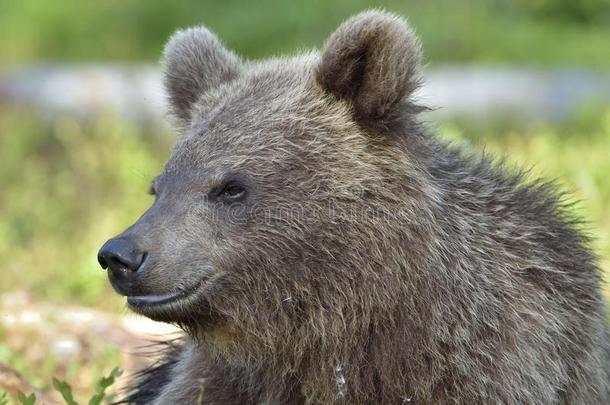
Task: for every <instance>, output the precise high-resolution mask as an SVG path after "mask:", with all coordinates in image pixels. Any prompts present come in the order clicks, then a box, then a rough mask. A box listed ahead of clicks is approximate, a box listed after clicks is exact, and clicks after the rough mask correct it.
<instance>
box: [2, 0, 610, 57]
mask: <svg viewBox="0 0 610 405" xmlns="http://www.w3.org/2000/svg"><path fill="white" fill-rule="evenodd" d="M371 7H382V8H386V9H388V10H391V11H395V12H398V13H400V14H402V15H404V16H406V17H408V18H409V20H410V22H411V24H412V25H413V26H414V27H415V28H416V29H417V31H418V32H419V34H420V35H421V37H422V40H423V43H424V48H425V50H426V55H427V60H428V61H429V62H431V63H439V62H447V61H450V62H456V61H457V62H461V61H476V62H485V63H503V64H515V63H527V64H531V65H536V66H554V65H557V64H560V65H568V66H588V67H594V68H599V69H607V68H608V67H610V58H609V57H608V52H607V50H608V41H609V40H608V38H610V0H579V1H572V0H426V1H423V0H386V1H370V0H331V1H329V0H309V1H306V2H303V1H276V0H258V1H244V0H224V1H214V0H155V1H148V0H107V1H97V2H96V1H82V0H1V1H0V55H2V56H3V63H4V64H5V65H6V64H24V63H29V62H32V61H57V60H61V61H65V60H121V61H123V60H131V61H140V60H142V59H146V60H153V61H154V60H157V59H158V57H159V51H160V49H161V47H162V45H163V44H164V42H165V41H166V39H167V37H168V36H169V35H170V34H171V33H172V32H173V31H174V30H175V29H176V28H177V27H186V26H190V25H195V24H202V23H203V24H205V25H207V26H209V27H210V28H212V29H213V30H214V31H216V32H217V33H218V34H219V36H220V37H221V38H222V39H223V41H225V42H226V43H227V45H229V46H230V47H232V48H234V49H236V50H237V51H239V52H240V53H241V54H243V55H245V56H248V57H260V56H268V55H271V54H275V53H283V52H294V51H296V50H298V49H300V48H303V47H305V48H307V47H314V46H319V45H320V43H321V42H322V41H323V40H324V39H325V38H326V37H327V35H328V34H329V33H330V32H331V31H332V30H333V29H334V28H335V27H336V26H337V24H339V23H340V22H341V21H342V20H344V19H345V18H346V17H347V16H349V15H350V14H353V13H355V12H358V11H360V10H363V9H366V8H371Z"/></svg>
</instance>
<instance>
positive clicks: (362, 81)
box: [316, 11, 421, 125]
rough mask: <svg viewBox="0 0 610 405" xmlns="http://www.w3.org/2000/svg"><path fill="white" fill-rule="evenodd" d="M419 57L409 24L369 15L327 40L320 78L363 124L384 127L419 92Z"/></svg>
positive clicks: (385, 15) (378, 13)
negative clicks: (408, 98) (405, 101)
mask: <svg viewBox="0 0 610 405" xmlns="http://www.w3.org/2000/svg"><path fill="white" fill-rule="evenodd" d="M420 58H421V48H420V44H419V40H418V39H417V37H416V36H415V33H414V32H413V30H412V29H411V28H410V27H409V25H407V23H406V22H405V20H403V19H402V18H400V17H399V16H397V15H395V14H391V13H387V12H383V11H366V12H363V13H360V14H358V15H356V16H354V17H352V18H350V19H348V20H347V21H345V22H344V23H343V24H341V26H340V27H339V28H338V29H337V30H336V31H335V32H334V33H333V34H332V35H331V36H330V38H328V40H327V41H326V44H325V45H324V49H323V50H322V58H321V60H320V63H319V65H318V66H317V70H316V79H317V81H318V83H319V84H320V85H321V86H322V88H324V89H325V90H326V91H327V92H329V93H330V94H332V95H334V96H335V97H337V98H339V99H342V100H346V101H348V102H350V103H351V104H352V105H353V107H354V112H355V115H356V116H355V118H356V119H357V120H358V121H361V122H364V123H368V124H371V125H379V124H380V123H383V122H384V119H391V118H392V117H393V116H394V114H395V113H396V112H397V111H398V110H399V107H400V105H401V104H402V102H403V100H404V99H405V98H406V97H408V96H409V95H410V94H411V93H412V92H413V91H414V90H415V89H416V88H417V85H418V83H419V64H420Z"/></svg>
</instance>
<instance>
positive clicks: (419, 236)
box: [119, 11, 610, 405]
mask: <svg viewBox="0 0 610 405" xmlns="http://www.w3.org/2000/svg"><path fill="white" fill-rule="evenodd" d="M419 57H420V49H419V44H418V40H417V39H416V37H415V36H414V34H413V32H412V30H411V29H410V28H409V27H408V26H407V25H406V23H405V22H404V21H403V20H401V19H399V18H398V17H397V16H394V15H391V14H387V13H383V12H376V11H372V12H365V13H362V14H360V15H357V16H355V17H353V18H351V19H350V20H348V21H347V22H345V23H344V24H343V25H342V26H341V27H340V28H339V29H338V30H337V31H336V32H335V33H334V34H333V35H331V37H330V39H329V40H328V41H327V43H326V45H325V47H324V49H323V50H322V52H321V53H319V54H318V53H317V52H312V53H309V54H304V55H299V56H296V57H292V58H279V59H271V60H267V61H262V62H248V63H242V62H240V61H239V60H238V59H237V57H235V56H234V55H233V54H232V53H230V52H229V51H226V50H225V49H224V48H222V47H221V45H220V44H219V42H218V41H217V40H216V39H215V37H214V36H213V35H212V34H210V33H209V32H208V31H207V30H205V29H199V28H198V29H192V30H187V31H184V32H181V33H179V34H177V35H176V36H174V37H173V38H172V39H171V40H170V42H169V44H168V46H167V49H166V51H165V61H164V65H165V78H166V80H165V83H166V87H167V92H168V95H169V100H170V103H171V105H172V109H173V111H174V113H175V114H176V115H177V118H178V120H179V124H180V127H181V136H180V139H179V141H178V142H177V145H176V147H175V149H174V151H173V153H172V156H171V158H170V160H169V161H168V163H167V165H166V167H165V170H164V172H163V173H162V175H161V176H159V177H158V178H157V179H156V180H155V183H154V186H153V189H154V190H153V191H154V193H155V194H156V201H155V203H154V205H153V206H152V207H151V208H150V209H149V210H148V211H147V212H146V213H145V214H144V215H143V216H142V218H140V220H138V222H137V223H136V224H134V225H133V226H132V227H130V228H129V229H128V230H127V231H125V232H124V233H123V234H122V235H120V236H119V237H120V238H124V239H129V240H131V241H133V243H135V244H136V245H137V246H138V247H139V249H141V250H142V251H145V252H146V261H145V262H144V263H143V264H142V267H141V268H140V269H139V270H138V271H137V273H136V274H135V275H134V276H133V277H134V278H133V280H131V279H130V282H131V284H130V285H129V286H128V287H124V288H122V289H121V291H122V292H123V293H125V294H127V295H129V296H130V298H129V300H130V301H128V302H130V306H131V307H132V308H133V309H134V310H136V311H137V312H139V313H141V314H144V315H146V316H149V317H151V318H153V319H157V320H161V321H166V322H174V323H177V324H179V325H181V326H182V327H183V328H184V330H185V331H186V334H187V336H188V337H187V338H186V341H185V344H184V346H183V347H182V348H181V349H180V350H179V351H178V352H176V351H174V352H173V354H172V355H171V356H170V360H169V363H168V366H165V367H162V368H160V369H156V371H155V372H152V373H149V374H147V375H146V374H145V378H144V382H142V383H141V385H140V386H139V387H138V388H136V389H135V392H134V393H133V395H132V396H131V397H130V398H128V401H131V402H133V403H137V404H139V403H151V402H152V403H153V404H172V403H177V404H183V403H196V401H197V398H198V395H199V391H200V390H199V387H200V383H199V382H200V380H201V379H203V381H204V386H205V393H204V403H205V404H206V405H213V404H334V403H337V404H339V403H343V404H401V403H409V404H413V403H415V404H541V405H542V404H578V405H580V404H591V405H594V404H600V405H601V404H608V403H610V388H609V387H610V376H609V370H610V368H609V367H610V350H609V341H608V328H607V325H606V314H605V309H604V305H603V302H602V299H601V295H600V277H599V271H598V269H597V267H596V264H595V257H594V256H593V255H592V253H591V252H590V250H589V248H588V247H587V245H588V241H587V239H586V237H584V236H583V234H582V233H581V232H580V231H578V224H577V223H576V222H575V221H574V220H573V219H572V218H571V217H570V216H569V215H568V214H567V213H566V211H565V208H564V204H563V203H562V202H561V198H560V196H559V194H558V193H557V192H556V191H555V190H554V189H553V186H551V185H548V184H545V183H541V182H534V183H531V182H530V183H528V182H526V181H524V179H523V177H522V175H521V174H519V173H513V172H511V171H510V170H507V169H506V168H504V167H502V165H495V164H493V163H492V162H491V161H490V159H488V158H487V157H485V156H481V155H479V154H476V153H471V152H466V151H463V150H462V149H460V148H458V147H453V146H449V145H446V144H445V143H443V142H441V141H440V140H438V139H437V138H435V137H434V136H431V135H429V134H428V133H427V132H426V131H425V130H424V129H423V128H422V127H421V126H420V125H419V124H418V121H417V115H416V114H417V112H418V111H419V110H420V109H419V108H418V107H417V106H415V105H414V104H412V103H411V101H409V99H408V97H409V95H410V94H411V93H412V91H413V90H414V88H415V86H416V84H417V81H418V80H417V77H418V65H419ZM129 291H131V292H132V293H133V294H130V293H129ZM174 292H178V293H180V294H181V295H180V297H179V298H177V299H176V300H173V301H171V302H166V303H161V304H155V305H133V302H134V301H132V300H133V297H132V295H135V296H141V295H151V296H154V295H155V294H167V293H174ZM187 292H188V293H187ZM151 398H155V399H154V401H151Z"/></svg>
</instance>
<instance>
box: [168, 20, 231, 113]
mask: <svg viewBox="0 0 610 405" xmlns="http://www.w3.org/2000/svg"><path fill="white" fill-rule="evenodd" d="M162 64H163V68H164V69H163V70H164V77H163V81H164V86H165V90H166V92H167V95H168V97H169V103H170V109H171V112H172V113H173V114H174V115H175V116H176V118H178V120H180V122H181V124H188V122H189V120H190V118H191V109H192V107H193V104H194V103H195V102H196V101H197V100H198V99H199V97H200V96H201V95H202V94H203V93H205V92H207V91H209V90H210V89H213V88H214V87H217V86H218V85H220V84H222V83H224V82H228V81H231V80H233V79H235V78H236V77H237V76H238V75H239V72H240V68H241V63H240V61H239V58H238V57H237V56H236V55H235V54H234V53H233V52H231V51H228V50H227V49H225V48H224V47H223V46H222V44H221V43H220V41H219V40H218V38H216V36H215V35H214V34H212V33H211V32H210V31H208V30H207V29H206V28H203V27H197V28H189V29H186V30H180V31H177V32H176V33H175V34H174V35H172V37H171V38H170V39H169V41H168V42H167V45H165V50H164V52H163V59H162Z"/></svg>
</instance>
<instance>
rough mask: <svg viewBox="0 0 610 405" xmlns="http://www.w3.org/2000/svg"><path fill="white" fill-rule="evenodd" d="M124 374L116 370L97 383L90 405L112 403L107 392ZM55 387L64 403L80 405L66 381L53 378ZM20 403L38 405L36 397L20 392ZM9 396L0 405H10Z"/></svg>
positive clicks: (4, 394) (111, 397) (2, 397)
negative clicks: (104, 402) (103, 402)
mask: <svg viewBox="0 0 610 405" xmlns="http://www.w3.org/2000/svg"><path fill="white" fill-rule="evenodd" d="M121 374H123V372H122V371H121V370H119V369H118V368H114V369H113V370H112V371H111V372H110V374H108V376H107V377H102V378H100V380H99V381H98V382H97V385H96V387H95V393H94V394H93V396H91V398H90V399H89V402H88V405H100V404H101V403H102V401H104V400H106V402H110V401H112V400H113V399H114V396H113V395H106V390H107V389H108V388H109V387H110V386H111V385H112V384H114V382H115V381H116V379H117V378H118V377H120V376H121ZM53 387H54V388H55V389H56V390H57V391H58V392H59V393H60V394H61V396H62V397H63V399H64V401H65V402H66V404H67V405H78V402H76V400H75V399H74V394H73V393H72V387H71V386H70V384H68V383H67V382H65V381H60V380H58V379H56V378H53ZM17 398H18V400H19V403H21V405H35V404H36V395H35V394H34V393H31V394H29V395H26V394H24V393H23V392H21V391H19V393H18V396H17ZM8 403H9V400H8V395H7V393H6V392H5V393H3V394H2V395H1V396H0V405H8Z"/></svg>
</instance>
